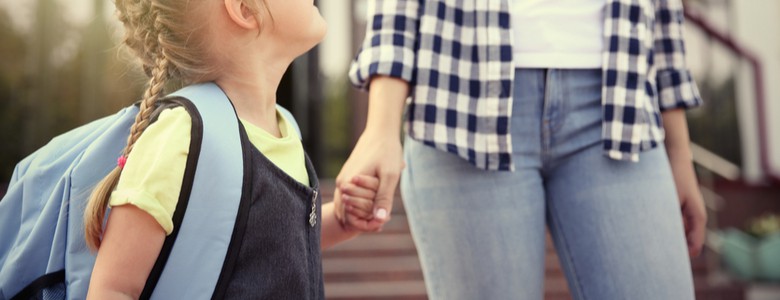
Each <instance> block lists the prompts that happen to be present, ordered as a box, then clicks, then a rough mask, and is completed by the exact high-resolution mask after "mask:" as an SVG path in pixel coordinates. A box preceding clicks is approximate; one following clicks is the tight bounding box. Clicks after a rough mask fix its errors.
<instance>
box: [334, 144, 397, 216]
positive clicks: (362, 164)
mask: <svg viewBox="0 0 780 300" xmlns="http://www.w3.org/2000/svg"><path fill="white" fill-rule="evenodd" d="M402 151H403V150H402V148H401V142H400V140H399V138H398V135H397V134H394V135H390V136H387V135H383V134H380V135H376V134H372V133H368V132H365V133H363V135H362V136H361V137H360V139H359V140H358V142H357V145H355V149H354V150H353V151H352V154H351V155H350V156H349V159H347V162H346V163H344V166H343V167H342V169H341V172H340V173H339V175H338V176H337V177H336V187H337V188H336V191H335V193H334V199H333V201H334V202H335V203H336V204H335V205H336V208H337V210H336V215H337V217H338V218H339V219H340V220H342V221H343V222H345V223H346V225H347V227H348V228H350V229H354V230H359V231H378V230H380V229H381V228H382V225H384V224H385V223H386V222H387V221H389V220H390V213H391V212H392V209H393V199H394V194H395V189H396V186H397V185H398V180H399V178H400V174H401V170H402V169H403V167H404V163H403V158H402V156H403V154H402ZM357 175H369V176H375V177H377V178H379V188H378V189H377V193H376V198H375V199H374V204H373V205H374V207H373V215H371V216H367V217H366V218H359V217H357V216H356V215H354V214H345V213H344V210H345V206H344V204H345V199H344V198H345V197H347V198H349V197H350V196H354V195H350V190H349V186H350V185H351V184H352V182H351V180H352V179H353V178H360V177H356V176H357ZM347 202H349V200H348V199H347ZM353 205H354V203H353Z"/></svg>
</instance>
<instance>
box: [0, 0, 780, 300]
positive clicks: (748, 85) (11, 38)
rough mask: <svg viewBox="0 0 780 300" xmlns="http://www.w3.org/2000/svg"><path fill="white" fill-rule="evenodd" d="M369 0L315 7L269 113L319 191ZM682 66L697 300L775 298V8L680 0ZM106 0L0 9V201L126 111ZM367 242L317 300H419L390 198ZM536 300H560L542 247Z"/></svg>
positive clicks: (123, 70)
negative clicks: (323, 23)
mask: <svg viewBox="0 0 780 300" xmlns="http://www.w3.org/2000/svg"><path fill="white" fill-rule="evenodd" d="M367 1H370V0H354V1H348V0H328V1H318V2H319V3H318V6H319V7H320V11H321V12H322V14H323V16H324V17H325V19H326V20H327V21H328V23H329V33H328V36H327V37H326V39H325V41H324V42H323V43H322V44H321V45H320V46H318V47H317V48H316V49H315V50H314V51H311V52H310V53H309V54H307V55H305V56H303V57H301V58H299V59H298V60H297V61H296V62H295V63H294V64H293V65H292V66H291V67H290V69H289V70H288V73H287V74H286V75H285V78H284V80H283V83H282V86H281V87H280V89H279V102H280V103H281V104H282V105H284V106H286V107H287V108H289V109H290V110H291V111H292V112H293V114H294V115H295V116H296V119H297V120H298V122H299V123H300V126H301V129H302V132H303V136H304V145H305V148H306V150H307V152H308V153H309V155H310V156H311V157H312V160H313V161H314V163H315V165H316V168H317V170H318V172H319V175H320V177H322V178H323V179H324V182H325V183H326V185H325V186H324V188H323V193H324V194H325V195H326V196H329V195H330V194H331V193H332V186H333V185H332V178H333V177H335V175H336V174H337V173H338V171H339V169H340V166H341V164H342V163H343V162H344V160H345V159H346V157H347V156H348V154H349V151H350V149H351V148H352V146H353V145H354V142H355V141H356V139H357V137H358V135H359V134H360V132H361V131H362V126H363V124H364V122H365V110H366V99H365V97H366V95H365V94H364V93H362V92H359V91H357V90H355V89H354V88H352V87H351V86H350V85H349V83H348V80H347V77H346V74H347V70H348V67H349V63H350V61H351V59H352V57H353V55H354V53H355V51H356V50H357V48H358V47H359V44H360V43H361V41H362V38H363V35H364V32H365V30H364V28H365V24H366V16H365V10H366V5H367ZM685 4H686V18H687V23H686V34H687V42H688V44H687V52H688V62H689V65H690V67H691V69H692V70H693V72H694V76H695V78H696V80H697V83H698V85H699V88H700V89H701V91H702V94H703V97H704V99H705V104H704V106H703V107H701V108H699V109H696V110H692V111H690V112H689V113H688V119H689V124H690V131H691V139H692V142H693V143H694V145H693V150H694V158H695V163H696V168H697V172H698V175H699V179H700V182H701V185H702V192H703V193H704V196H705V199H706V201H707V206H708V209H709V210H710V222H711V223H710V224H709V227H710V232H709V236H708V245H707V250H706V251H705V253H704V255H703V256H702V257H700V258H698V259H696V260H695V261H694V264H693V268H694V274H695V281H696V291H697V298H698V299H751V300H758V299H762V300H763V299H775V300H777V299H780V284H778V282H780V217H778V214H779V213H780V0H690V1H685ZM113 9H114V8H113V3H112V2H111V1H106V0H28V1H14V0H0V57H1V58H2V60H0V195H2V194H3V193H4V190H5V188H6V186H7V183H8V180H9V178H10V176H11V173H12V171H13V168H14V165H15V164H16V162H18V161H19V160H21V159H22V158H23V157H25V156H26V155H28V154H30V153H31V152H32V151H34V150H35V149H37V148H39V147H41V146H42V145H44V144H45V143H46V142H48V141H49V140H50V139H51V138H52V137H54V136H56V135H58V134H61V133H63V132H66V131H68V130H70V129H72V128H74V127H77V126H79V125H82V124H85V123H87V122H89V121H91V120H94V119H96V118H99V117H101V116H105V115H108V114H111V113H113V112H115V111H117V110H118V109H119V108H121V107H124V106H127V105H130V104H131V103H133V102H134V101H136V100H138V99H139V98H140V96H141V92H142V89H143V86H144V84H145V83H146V78H145V77H144V76H143V74H142V72H141V71H140V68H139V67H138V66H137V65H136V64H135V62H134V61H133V60H132V59H131V58H130V57H129V56H127V55H125V54H123V52H122V51H120V50H119V47H118V46H117V45H118V44H119V42H120V38H121V25H120V24H118V22H117V21H116V20H115V18H114V16H113ZM396 205H397V206H398V207H397V208H396V209H394V211H393V213H394V216H393V221H391V223H390V224H388V226H387V227H386V228H385V231H384V232H383V233H380V234H371V235H364V236H361V237H360V238H358V239H355V240H353V241H350V242H348V243H345V244H343V245H340V246H338V247H336V248H335V249H333V250H331V251H328V252H326V253H325V261H324V265H325V276H326V292H327V295H328V298H329V299H425V298H426V297H425V289H424V284H423V281H422V275H421V272H420V266H419V262H418V260H417V256H416V251H415V249H414V243H413V242H412V239H411V237H410V236H409V230H408V225H407V224H406V219H405V217H404V211H403V207H402V204H401V201H396ZM548 249H549V250H548V259H547V264H546V265H547V280H546V285H545V290H546V298H547V299H569V298H570V297H569V295H568V292H567V288H566V283H565V279H564V277H563V273H562V271H561V269H560V266H559V264H558V262H557V257H556V255H555V251H554V249H553V248H552V246H551V245H548Z"/></svg>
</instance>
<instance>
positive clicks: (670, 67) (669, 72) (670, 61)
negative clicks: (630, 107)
mask: <svg viewBox="0 0 780 300" xmlns="http://www.w3.org/2000/svg"><path fill="white" fill-rule="evenodd" d="M656 3H657V7H656V17H655V19H656V20H655V29H654V30H655V44H654V47H653V51H654V62H655V65H656V67H657V70H658V71H657V74H656V85H657V88H658V90H657V91H658V102H659V107H660V109H661V111H662V112H663V111H665V110H669V109H675V108H686V109H687V108H693V107H697V106H699V105H701V104H702V99H701V96H700V95H699V89H698V88H697V87H696V83H695V82H694V81H693V77H692V76H691V72H690V70H689V69H688V67H687V66H686V63H685V41H684V38H683V21H684V19H685V16H684V14H683V5H682V2H681V1H680V0H659V1H657V2H656Z"/></svg>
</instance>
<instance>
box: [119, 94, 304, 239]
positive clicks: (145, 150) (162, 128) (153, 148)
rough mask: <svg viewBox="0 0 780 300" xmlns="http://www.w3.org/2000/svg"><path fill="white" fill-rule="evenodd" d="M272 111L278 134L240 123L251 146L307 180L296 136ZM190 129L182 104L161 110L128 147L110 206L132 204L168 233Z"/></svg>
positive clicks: (301, 148) (180, 182)
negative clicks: (156, 117)
mask: <svg viewBox="0 0 780 300" xmlns="http://www.w3.org/2000/svg"><path fill="white" fill-rule="evenodd" d="M276 116H277V120H278V122H279V130H280V131H281V133H282V137H281V138H277V137H275V136H273V135H271V134H270V133H268V132H266V131H265V130H263V129H261V128H259V127H257V126H254V125H252V124H250V123H249V122H245V121H243V120H242V121H241V123H242V124H244V128H245V129H246V132H247V136H248V137H249V141H250V142H251V143H252V145H254V146H255V147H257V149H258V150H260V152H261V153H263V155H265V156H266V157H267V158H268V159H269V160H270V161H271V162H273V163H274V164H275V165H276V166H277V167H279V168H280V169H281V170H283V171H284V172H285V173H287V174H288V175H289V176H290V177H292V178H294V179H295V180H297V181H298V182H301V183H303V184H305V185H309V175H308V173H307V171H306V159H305V158H304V152H303V144H301V140H300V137H298V133H297V131H296V130H295V128H294V127H293V125H292V123H290V122H289V121H287V120H286V119H285V118H284V117H283V116H282V114H281V113H280V112H278V111H277V113H276ZM191 128H192V120H191V119H190V115H189V114H188V113H187V111H186V110H185V109H184V108H183V107H176V108H173V109H168V110H165V111H163V112H162V113H161V114H160V116H159V118H158V119H157V121H156V122H154V123H152V124H151V125H149V127H147V128H146V130H145V131H144V133H143V134H142V135H141V137H139V138H138V141H136V143H135V145H134V146H133V151H132V152H130V155H129V156H128V157H127V162H126V164H125V167H124V169H123V170H122V176H121V177H120V178H119V183H118V184H117V187H116V189H115V190H114V192H113V193H112V194H111V198H110V199H109V205H110V206H120V205H125V204H132V205H135V206H136V207H138V208H140V209H142V210H144V211H146V212H147V213H149V214H150V215H151V216H152V217H154V219H155V220H157V222H158V223H160V226H162V228H163V229H164V230H165V233H166V234H170V233H171V231H173V220H172V219H173V212H174V210H175V209H176V204H177V202H178V200H179V191H180V190H181V185H182V178H183V177H184V168H185V165H186V162H187V155H188V153H189V147H190V130H191Z"/></svg>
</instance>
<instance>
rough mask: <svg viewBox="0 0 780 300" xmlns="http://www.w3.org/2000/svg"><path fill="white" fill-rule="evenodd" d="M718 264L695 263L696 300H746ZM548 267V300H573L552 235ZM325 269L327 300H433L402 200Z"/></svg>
mask: <svg viewBox="0 0 780 300" xmlns="http://www.w3.org/2000/svg"><path fill="white" fill-rule="evenodd" d="M321 187H322V189H321V191H322V193H323V201H325V202H328V201H331V199H332V196H333V195H332V193H333V182H332V181H330V182H329V181H323V182H322V186H321ZM398 194H399V193H396V195H398ZM713 259H715V260H717V257H715V256H714V255H713V254H712V253H710V252H705V253H704V254H703V255H702V256H700V257H699V258H697V259H695V260H693V261H692V265H693V273H694V283H695V286H696V299H705V300H741V299H745V287H744V286H743V285H741V284H739V283H735V282H732V281H731V280H730V279H728V278H727V277H725V276H723V275H722V274H720V273H718V270H717V262H716V261H713ZM545 265H546V274H545V300H565V299H571V296H570V295H569V291H568V287H567V283H566V278H565V277H564V273H563V270H562V269H561V266H560V264H559V262H558V256H557V255H556V254H555V249H554V247H553V245H552V242H551V240H550V238H549V236H548V238H547V257H546V258H545ZM323 270H324V274H325V295H326V297H327V299H333V300H357V299H365V300H382V299H400V300H404V299H406V300H412V299H414V300H417V299H427V296H426V292H425V283H424V281H423V275H422V270H421V268H420V263H419V260H418V258H417V250H416V249H415V246H414V242H413V240H412V237H411V234H410V232H409V225H408V223H407V219H406V215H405V212H404V208H403V203H402V201H401V199H396V201H395V202H394V208H393V215H392V219H391V220H390V222H389V223H388V224H387V225H386V226H385V227H384V230H383V231H382V232H380V233H369V234H363V235H361V236H359V237H357V238H355V239H353V240H350V241H347V242H345V243H342V244H340V245H338V246H336V247H334V248H332V249H329V250H327V251H325V252H324V253H323Z"/></svg>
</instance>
